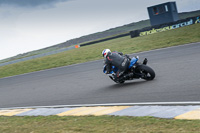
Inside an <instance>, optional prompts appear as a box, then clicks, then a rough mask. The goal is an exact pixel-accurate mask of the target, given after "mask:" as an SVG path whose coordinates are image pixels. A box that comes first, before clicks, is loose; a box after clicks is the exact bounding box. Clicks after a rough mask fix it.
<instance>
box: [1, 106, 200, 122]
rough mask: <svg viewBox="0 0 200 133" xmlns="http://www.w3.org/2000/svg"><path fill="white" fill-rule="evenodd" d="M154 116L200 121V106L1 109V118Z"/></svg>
mask: <svg viewBox="0 0 200 133" xmlns="http://www.w3.org/2000/svg"><path fill="white" fill-rule="evenodd" d="M49 115H57V116H84V115H94V116H100V115H114V116H136V117H139V116H153V117H158V118H168V119H187V120H197V119H198V120H199V119H200V105H193V106H192V105H187V106H95V107H72V108H70V107H67V108H66V107H64V108H25V109H1V110H0V116H49Z"/></svg>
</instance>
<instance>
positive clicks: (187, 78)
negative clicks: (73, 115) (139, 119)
mask: <svg viewBox="0 0 200 133" xmlns="http://www.w3.org/2000/svg"><path fill="white" fill-rule="evenodd" d="M199 51H200V43H193V44H187V45H183V46H177V47H171V48H164V49H159V50H153V51H148V52H142V53H136V54H133V55H131V56H135V55H139V56H140V60H139V61H141V62H142V60H143V59H144V58H145V57H147V58H148V60H149V62H148V65H149V66H150V67H152V68H153V69H154V70H155V72H156V78H155V79H154V80H153V81H144V80H141V79H140V80H133V81H128V82H125V84H116V83H114V82H113V81H111V80H110V79H109V78H108V77H107V76H106V75H105V74H103V72H102V68H103V60H98V61H93V62H87V63H82V64H77V65H71V66H66V67H60V68H54V69H49V70H44V71H39V72H33V73H29V74H23V75H18V76H13V77H8V78H2V79H0V92H1V93H0V108H11V107H27V109H30V108H28V107H30V106H53V105H58V106H59V105H74V104H109V103H139V102H140V103H141V102H183V101H184V102H187V101H200V71H199V66H200V62H199V59H200V52H199ZM100 56H101V54H100ZM154 107H155V106H153V108H154ZM186 107H187V106H184V108H186ZM131 108H134V109H135V108H137V106H136V107H135V106H133V107H132V106H131V107H127V108H126V109H123V110H126V111H128V110H129V109H131ZM138 108H139V107H138ZM155 108H157V107H155ZM159 108H160V107H159ZM166 108H168V107H166ZM181 108H182V107H181ZM199 108H200V107H199V106H189V107H188V109H183V110H186V112H188V111H189V112H190V111H196V112H198V109H199ZM55 109H56V108H55ZM63 109H66V110H68V108H63ZM70 109H72V108H69V110H70ZM147 109H148V106H147V108H146V109H144V110H147ZM161 109H162V110H165V108H163V107H161ZM34 110H35V109H34ZM34 110H32V109H31V110H29V111H34ZM148 110H149V109H148ZM172 110H173V109H172ZM1 111H3V110H1ZM4 111H5V110H4ZM10 111H13V110H10ZM54 111H55V110H54ZM64 111H65V110H64ZM116 112H117V111H116ZM116 112H112V113H116ZM186 112H183V113H179V114H178V115H182V114H184V113H186ZM56 113H57V112H56ZM112 113H108V114H112ZM118 113H119V112H118ZM198 113H199V112H198ZM122 114H123V113H122ZM17 115H19V114H18V113H17ZM116 115H117V114H116ZM178 115H177V116H178ZM174 117H176V116H173V118H174ZM170 118H171V117H170Z"/></svg>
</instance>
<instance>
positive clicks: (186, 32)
mask: <svg viewBox="0 0 200 133" xmlns="http://www.w3.org/2000/svg"><path fill="white" fill-rule="evenodd" d="M199 31H200V24H195V25H191V26H187V27H183V28H179V29H175V30H170V31H166V32H161V33H156V34H152V35H149V36H144V37H137V38H130V37H129V36H127V37H122V38H118V39H114V40H110V41H106V42H101V43H98V44H93V45H90V46H85V47H80V48H78V49H73V50H70V51H66V52H62V53H59V54H56V55H51V56H46V57H42V58H38V59H33V60H29V61H25V62H20V63H16V64H11V65H7V66H2V67H0V78H2V77H7V76H13V75H19V74H23V73H29V72H33V71H39V70H44V69H49V68H54V67H60V66H66V65H71V64H76V63H82V62H87V61H92V60H97V59H101V58H102V55H101V52H102V50H103V49H105V48H109V49H111V50H115V51H121V52H123V53H125V54H130V53H135V52H140V51H147V50H152V49H158V48H163V47H170V46H175V45H181V44H186V43H191V42H200V32H199Z"/></svg>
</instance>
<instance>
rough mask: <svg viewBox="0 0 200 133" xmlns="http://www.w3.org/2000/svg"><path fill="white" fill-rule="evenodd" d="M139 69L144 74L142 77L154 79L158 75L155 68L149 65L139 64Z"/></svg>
mask: <svg viewBox="0 0 200 133" xmlns="http://www.w3.org/2000/svg"><path fill="white" fill-rule="evenodd" d="M137 69H138V71H139V72H140V74H143V75H144V76H143V77H141V78H142V79H145V80H153V79H154V78H155V76H156V74H155V72H154V70H153V69H152V68H151V67H149V66H146V65H140V66H138V68H137Z"/></svg>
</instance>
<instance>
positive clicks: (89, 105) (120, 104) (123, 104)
mask: <svg viewBox="0 0 200 133" xmlns="http://www.w3.org/2000/svg"><path fill="white" fill-rule="evenodd" d="M136 105H138V106H156V105H160V106H177V105H182V106H186V105H200V101H188V102H146V103H145V102H144V103H106V104H77V105H53V106H27V107H11V108H0V110H6V109H27V108H67V107H68V108H72V107H96V106H136Z"/></svg>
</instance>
